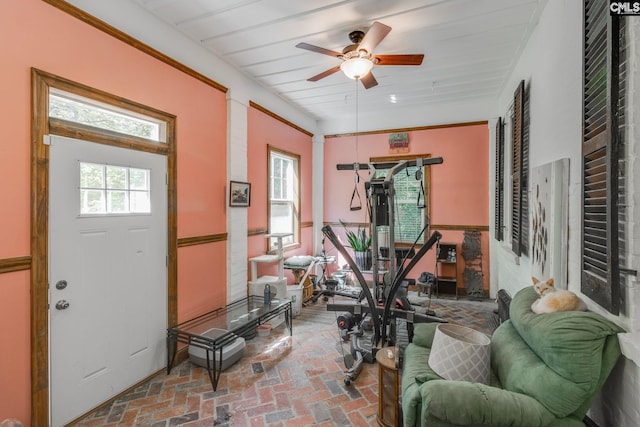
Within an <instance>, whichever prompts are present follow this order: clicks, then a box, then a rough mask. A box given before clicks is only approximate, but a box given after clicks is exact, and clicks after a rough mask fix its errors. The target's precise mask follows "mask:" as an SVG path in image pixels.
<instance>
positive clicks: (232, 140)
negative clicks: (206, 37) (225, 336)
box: [226, 91, 249, 303]
mask: <svg viewBox="0 0 640 427" xmlns="http://www.w3.org/2000/svg"><path fill="white" fill-rule="evenodd" d="M240 98H241V97H239V96H238V93H234V94H232V93H231V91H229V92H227V186H228V185H229V181H230V180H233V181H247V153H248V151H247V127H248V125H247V108H248V105H249V101H248V98H247V99H240ZM226 193H227V196H226V197H227V202H226V206H227V303H230V302H232V301H236V300H238V299H241V298H245V297H246V296H247V273H248V271H247V256H248V255H247V254H248V243H247V230H248V220H247V208H239V207H235V208H232V207H229V200H228V198H229V188H228V187H227V190H226Z"/></svg>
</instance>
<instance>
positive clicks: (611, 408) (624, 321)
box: [490, 0, 640, 427]
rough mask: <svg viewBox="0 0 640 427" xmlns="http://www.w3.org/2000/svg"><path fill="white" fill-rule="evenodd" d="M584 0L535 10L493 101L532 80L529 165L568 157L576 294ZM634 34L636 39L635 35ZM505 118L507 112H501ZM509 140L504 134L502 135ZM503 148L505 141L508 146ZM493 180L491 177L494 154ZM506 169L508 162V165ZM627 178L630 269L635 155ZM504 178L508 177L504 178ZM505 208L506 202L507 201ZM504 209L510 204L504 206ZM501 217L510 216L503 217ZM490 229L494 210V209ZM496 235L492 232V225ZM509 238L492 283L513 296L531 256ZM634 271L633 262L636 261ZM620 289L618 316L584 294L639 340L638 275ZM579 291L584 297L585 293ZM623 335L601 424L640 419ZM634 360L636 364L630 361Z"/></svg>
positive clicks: (639, 386)
mask: <svg viewBox="0 0 640 427" xmlns="http://www.w3.org/2000/svg"><path fill="white" fill-rule="evenodd" d="M628 22H629V23H630V26H631V27H632V28H631V35H630V37H629V38H630V39H632V40H633V41H632V46H631V49H630V50H631V52H630V63H631V67H632V72H631V79H632V82H631V85H630V88H629V90H630V96H629V98H628V100H629V103H630V104H631V107H630V109H629V111H630V114H629V117H630V119H631V125H630V129H629V138H630V139H629V141H630V145H631V149H632V150H633V151H634V152H635V151H638V149H637V147H636V146H637V141H638V140H639V137H640V135H639V132H638V128H639V127H640V125H639V123H640V110H639V109H638V108H633V107H634V106H640V101H639V98H640V94H639V90H638V89H639V88H640V72H639V71H638V62H639V58H640V48H639V47H640V43H638V42H637V41H636V40H637V39H638V38H640V24H639V22H640V20H638V19H637V18H630V19H628ZM581 34H582V2H578V1H576V0H554V1H550V2H548V3H547V5H546V7H545V10H544V11H543V13H542V15H541V16H540V20H539V23H538V27H537V29H536V31H535V33H533V34H532V36H531V38H530V40H529V42H528V44H527V46H526V48H525V50H524V52H523V54H522V56H521V57H520V58H519V60H518V63H517V64H516V66H515V68H514V70H513V73H512V75H511V76H510V77H509V79H508V80H507V82H506V83H505V86H504V87H503V90H502V94H501V96H500V98H499V100H498V109H497V111H498V114H499V115H501V116H502V117H505V115H506V114H507V109H508V108H509V105H510V104H511V102H512V99H513V92H514V91H515V89H516V87H517V85H518V83H519V82H520V80H523V79H524V80H525V82H526V83H528V84H530V96H531V97H530V119H531V121H530V142H529V149H530V154H529V156H530V157H529V161H530V166H531V167H532V168H533V167H536V166H540V165H542V164H545V163H548V162H551V161H553V160H556V159H561V158H569V159H570V166H569V254H568V287H569V289H570V290H572V291H574V292H576V293H580V256H581V253H580V252H581V246H582V242H581V227H580V226H581V219H580V213H581V192H580V191H581V182H582V179H581V161H582V160H581V130H582V129H581V126H582V125H581V123H582V121H581V115H582V107H581V101H582V65H581V64H582V36H581ZM634 39H635V40H634ZM506 118H508V117H506ZM490 126H491V128H492V129H491V143H492V148H491V151H492V153H495V137H494V135H493V133H494V131H493V128H495V121H493V124H491V123H490ZM507 140H508V138H507ZM505 147H506V151H507V154H508V151H509V145H508V144H507V145H506V146H505ZM494 159H495V155H493V154H492V157H491V160H492V166H491V168H490V170H491V171H492V172H491V173H492V176H491V179H492V181H491V182H493V170H494V165H493V160H494ZM506 165H507V166H506V169H507V171H506V172H507V173H506V176H505V180H506V179H507V178H508V174H509V166H508V165H509V163H508V162H507V163H506ZM628 176H629V177H630V178H631V183H630V186H631V187H632V188H631V191H630V193H631V197H630V201H631V208H630V215H629V219H630V220H629V224H628V225H629V233H630V236H632V238H631V239H630V240H631V242H630V247H629V248H628V250H629V253H630V254H632V262H630V263H629V265H628V266H627V268H634V266H638V265H639V263H638V261H639V260H640V230H639V227H637V226H636V224H637V223H638V219H640V209H638V207H639V204H640V199H639V198H638V197H637V196H635V197H634V193H635V191H633V189H634V188H640V187H638V186H639V185H640V168H639V167H638V165H637V162H634V161H632V162H631V167H630V170H629V172H628ZM506 182H508V181H506ZM506 206H507V207H508V206H510V204H509V203H506ZM506 212H507V213H508V210H507V211H506ZM506 218H507V219H506V221H505V222H507V223H508V222H509V217H508V215H507V217H506ZM491 222H492V227H493V212H491ZM491 235H492V237H493V235H494V234H493V230H492V234H491ZM509 246H510V239H509V237H507V238H506V242H498V241H496V240H494V239H492V242H491V263H492V265H491V274H492V289H500V288H503V289H506V290H507V291H509V293H511V294H512V295H513V294H515V293H516V292H517V291H518V290H520V289H522V288H523V287H526V286H529V285H530V284H531V279H530V277H531V263H530V260H529V258H528V257H524V256H523V257H520V258H518V257H516V256H515V255H514V254H513V253H512V252H511V250H510V249H509ZM635 268H636V269H637V268H638V267H635ZM630 282H631V283H629V284H627V285H625V286H624V287H623V290H622V292H623V293H624V294H625V296H626V303H625V305H624V307H623V308H622V310H621V311H622V312H621V315H620V316H612V315H610V314H608V313H607V312H606V311H604V310H603V309H602V308H601V307H600V306H598V305H597V304H595V303H594V302H592V301H590V300H589V299H588V298H586V297H585V299H587V302H588V305H589V308H590V309H591V310H593V311H596V312H598V313H600V314H602V315H604V316H605V317H607V318H609V319H610V320H612V321H614V322H615V323H617V324H619V325H620V326H622V327H623V328H625V329H626V330H627V331H630V332H631V331H634V332H635V333H634V334H632V335H631V336H630V337H627V338H628V339H626V340H625V341H628V342H629V343H633V342H639V340H638V335H639V334H638V332H637V331H638V330H639V329H640V328H639V326H640V311H639V308H640V295H639V292H638V284H637V282H636V281H635V280H630ZM583 297H584V296H583ZM625 341H623V351H624V353H625V354H626V356H623V357H622V358H621V361H620V363H619V364H618V366H616V369H615V370H614V372H613V374H612V375H611V377H610V378H609V380H608V381H607V383H606V384H605V387H604V389H603V392H602V394H601V395H600V396H598V397H597V398H596V401H595V402H594V405H593V407H592V410H591V411H590V417H591V418H592V419H593V420H594V421H595V422H596V423H597V424H598V425H599V426H600V427H636V426H639V425H640V412H639V410H638V409H637V408H638V405H637V401H638V397H639V396H640V368H639V367H638V365H637V364H636V363H640V362H639V361H640V357H639V356H640V351H639V350H638V348H637V347H635V348H634V346H633V345H626V344H625ZM634 360H635V362H634Z"/></svg>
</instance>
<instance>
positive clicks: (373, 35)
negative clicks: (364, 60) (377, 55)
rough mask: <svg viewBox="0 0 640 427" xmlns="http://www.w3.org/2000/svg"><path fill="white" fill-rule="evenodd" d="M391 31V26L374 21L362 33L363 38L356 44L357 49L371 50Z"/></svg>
mask: <svg viewBox="0 0 640 427" xmlns="http://www.w3.org/2000/svg"><path fill="white" fill-rule="evenodd" d="M389 31H391V27H390V26H388V25H384V24H382V23H380V22H377V21H376V22H374V23H373V25H372V26H371V28H369V30H368V31H367V33H366V34H365V35H364V38H363V39H362V41H361V42H360V45H359V46H358V50H366V51H367V53H369V54H370V53H371V52H373V49H375V48H376V46H378V45H379V44H380V42H381V41H382V39H384V38H385V37H386V36H387V34H389Z"/></svg>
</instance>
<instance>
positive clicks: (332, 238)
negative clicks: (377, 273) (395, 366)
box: [322, 225, 380, 345]
mask: <svg viewBox="0 0 640 427" xmlns="http://www.w3.org/2000/svg"><path fill="white" fill-rule="evenodd" d="M322 233H323V234H324V235H325V236H326V237H327V238H328V239H329V241H330V242H331V243H332V244H333V246H335V248H336V249H337V250H338V252H340V254H341V255H342V256H343V257H344V259H345V260H346V261H347V263H348V264H349V268H351V271H353V273H354V274H355V275H356V279H358V282H359V283H360V286H361V287H362V291H363V292H364V295H365V298H366V299H367V304H369V307H375V306H376V303H375V301H374V300H373V296H372V295H371V291H370V290H369V287H368V286H367V282H366V281H365V280H364V276H363V275H362V272H361V271H360V269H359V268H358V266H357V265H356V263H355V262H354V261H353V258H351V255H349V252H347V249H346V248H345V247H344V245H343V244H342V243H341V242H340V240H338V236H336V234H335V233H334V232H333V229H331V226H330V225H325V226H324V227H322ZM371 318H372V320H373V331H374V339H373V342H374V344H376V345H377V344H378V343H379V341H380V319H379V317H378V316H371Z"/></svg>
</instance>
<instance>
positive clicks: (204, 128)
mask: <svg viewBox="0 0 640 427" xmlns="http://www.w3.org/2000/svg"><path fill="white" fill-rule="evenodd" d="M4 3H5V4H4V6H5V7H3V11H2V14H0V38H1V39H2V40H3V44H2V55H0V69H2V79H0V93H2V95H3V96H2V99H0V117H2V118H3V124H4V125H3V129H2V130H3V138H2V142H0V195H1V196H2V200H4V201H9V200H10V201H11V203H6V202H3V203H1V204H0V219H1V220H0V236H2V239H0V259H2V258H13V257H20V256H26V255H29V254H30V236H29V234H30V231H29V218H30V206H29V203H30V126H31V124H30V123H31V106H30V102H31V89H30V85H31V82H30V69H31V67H35V68H39V69H41V70H44V71H47V72H50V73H53V74H57V75H59V76H62V77H65V78H68V79H70V80H73V81H76V82H79V83H82V84H85V85H88V86H91V87H95V88H97V89H100V90H103V91H106V92H109V93H112V94H114V95H118V96H122V97H125V98H128V99H130V100H133V101H136V102H139V103H142V104H145V105H148V106H150V107H153V108H156V109H159V110H163V111H166V112H169V113H172V114H175V115H176V116H177V153H178V165H177V169H178V237H191V236H197V235H208V234H217V233H224V232H225V231H226V216H225V194H224V188H225V182H226V166H225V164H226V162H225V161H224V159H225V158H226V154H225V151H226V99H225V98H226V95H225V94H224V93H222V92H220V91H218V90H216V89H214V88H212V87H210V86H208V85H205V84H204V83H202V82H200V81H198V80H196V79H193V78H191V77H189V76H187V75H186V74H184V73H182V72H180V71H178V70H176V69H175V68H172V67H170V66H168V65H165V64H163V63H161V62H159V61H158V60H156V59H153V58H151V57H149V56H147V55H145V54H143V53H141V52H140V51H138V50H136V49H134V48H132V47H130V46H128V45H126V44H124V43H122V42H120V41H118V40H116V39H114V38H112V37H110V36H107V35H106V34H104V33H102V32H100V31H98V30H96V29H94V28H92V27H90V26H88V25H87V24H84V23H82V22H81V21H79V20H77V19H75V18H72V17H70V16H69V15H67V14H65V13H63V12H61V11H59V10H58V9H56V8H54V7H52V6H50V5H48V4H46V3H44V2H42V1H40V0H21V1H19V2H11V5H9V4H8V2H4ZM221 159H222V160H221ZM178 258H179V267H180V272H179V283H178V294H179V295H178V304H179V308H178V310H179V317H180V318H185V317H187V316H188V315H190V314H191V313H196V312H198V311H202V310H204V309H205V307H204V306H203V305H204V304H207V305H210V306H212V307H211V308H213V306H214V305H215V306H217V305H220V304H223V303H224V302H225V301H226V273H225V272H226V267H225V265H226V243H225V242H219V243H212V244H208V245H200V246H194V247H189V248H181V249H179V251H178ZM213 277H215V280H212V278H213ZM201 291H202V292H201ZM202 295H205V297H204V299H203V297H202ZM28 296H29V274H28V272H17V273H8V274H0V301H2V304H3V309H2V310H0V312H1V314H0V324H1V325H3V326H2V328H3V329H1V330H0V333H1V335H0V340H1V341H2V342H3V343H9V344H10V347H7V348H5V347H3V349H4V350H5V351H2V353H1V354H0V384H1V386H0V389H1V390H2V396H1V397H0V420H1V419H4V418H5V417H9V416H13V417H17V418H19V419H21V420H22V421H24V422H25V425H28V424H30V405H31V401H30V369H29V360H30V351H31V349H30V345H29V331H30V329H29V323H28V322H29V312H30V306H29V298H28ZM8 325H10V328H9V329H5V328H6V327H7V326H8ZM9 348H10V350H9Z"/></svg>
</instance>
